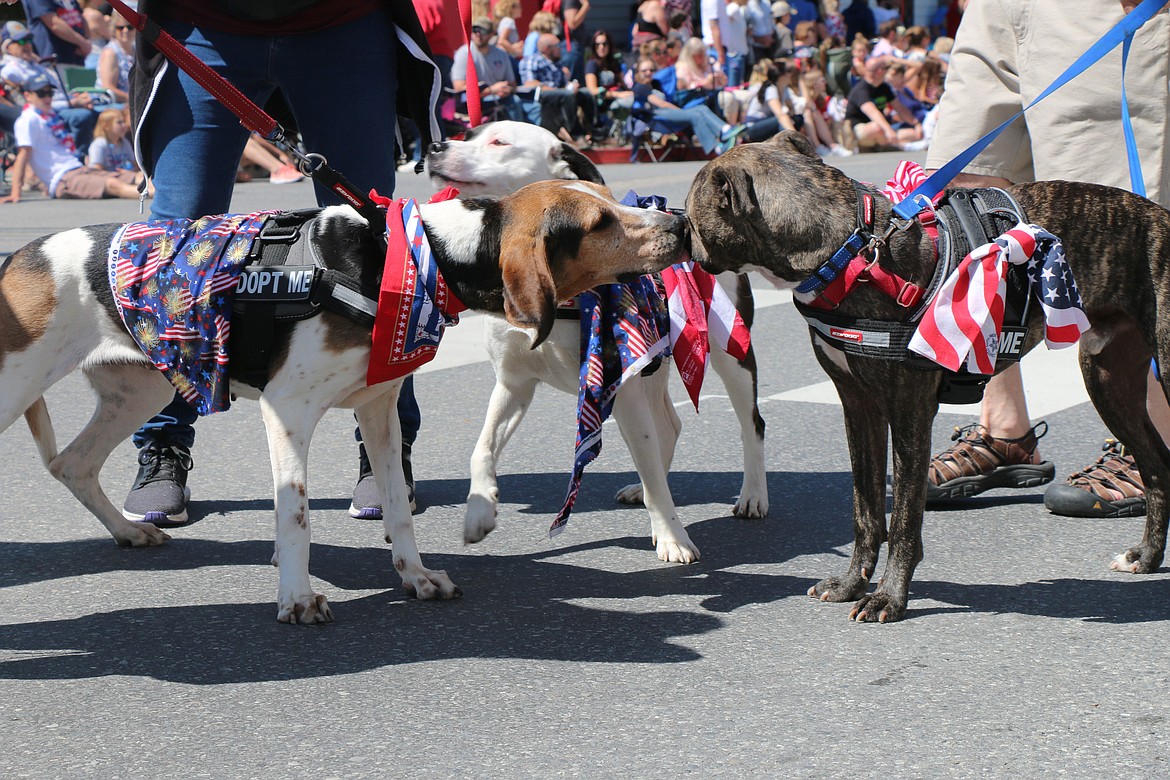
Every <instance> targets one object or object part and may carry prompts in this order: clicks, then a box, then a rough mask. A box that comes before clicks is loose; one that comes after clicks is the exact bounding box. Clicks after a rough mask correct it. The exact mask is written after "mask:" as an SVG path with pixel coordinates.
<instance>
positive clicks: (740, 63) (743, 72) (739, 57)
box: [726, 52, 747, 87]
mask: <svg viewBox="0 0 1170 780" xmlns="http://www.w3.org/2000/svg"><path fill="white" fill-rule="evenodd" d="M726 61H727V64H726V70H727V86H729V87H738V86H739V85H740V84H742V83H743V82H744V81H746V80H747V55H746V54H732V53H731V52H728V53H727V58H726Z"/></svg>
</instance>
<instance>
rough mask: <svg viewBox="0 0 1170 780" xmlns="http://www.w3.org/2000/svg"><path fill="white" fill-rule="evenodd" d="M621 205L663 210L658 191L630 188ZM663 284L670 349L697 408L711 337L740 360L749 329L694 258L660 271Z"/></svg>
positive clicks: (749, 337)
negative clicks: (642, 194) (648, 192)
mask: <svg viewBox="0 0 1170 780" xmlns="http://www.w3.org/2000/svg"><path fill="white" fill-rule="evenodd" d="M622 204H623V205H626V206H640V207H641V208H648V209H655V210H658V211H662V210H664V209H665V208H666V199H665V198H663V197H662V196H660V195H649V196H646V197H639V196H638V195H637V194H636V193H635V192H633V191H632V190H631V191H630V192H629V193H627V194H626V197H624V198H622ZM662 283H663V285H664V286H665V287H666V298H667V301H666V306H667V310H668V311H669V312H670V353H671V354H672V355H673V356H674V360H675V366H676V367H677V368H678V373H679V376H680V377H682V381H683V386H684V387H686V390H687V395H689V396H690V398H691V403H693V404H694V405H695V411H696V412H697V411H699V391H700V390H702V388H703V377H704V375H705V374H706V371H707V362H708V358H709V356H710V354H711V343H710V342H711V340H712V339H714V341H715V345H716V346H718V347H719V348H720V349H722V350H723V351H724V352H726V353H727V354H729V355H731V356H732V357H734V358H735V359H736V360H744V359H745V358H746V357H747V353H748V349H749V348H750V347H751V343H752V335H751V331H749V330H748V328H747V326H746V325H744V324H743V319H742V318H741V317H740V316H739V312H738V311H736V310H735V304H734V303H733V302H732V300H731V299H730V298H728V297H727V293H726V292H724V291H723V287H722V286H720V285H719V283H718V282H717V281H716V280H715V277H714V276H712V275H711V274H709V273H707V272H706V271H704V270H703V269H702V268H700V267H698V266H696V265H695V264H694V263H693V262H690V261H688V262H685V263H676V264H675V265H672V266H671V267H670V268H667V269H666V270H664V271H663V272H662Z"/></svg>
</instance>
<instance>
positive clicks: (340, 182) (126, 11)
mask: <svg viewBox="0 0 1170 780" xmlns="http://www.w3.org/2000/svg"><path fill="white" fill-rule="evenodd" d="M460 2H461V3H464V2H466V3H468V9H469V13H470V0H460ZM110 5H112V6H113V7H114V9H115V10H117V11H118V13H119V14H121V15H122V16H123V17H124V18H125V19H126V21H127V22H129V23H130V25H131V26H132V27H133V28H134V29H136V30H138V32H139V33H140V34H141V35H142V37H143V38H144V39H145V40H146V41H147V42H148V43H150V44H151V45H152V46H154V47H155V48H156V49H158V50H159V51H160V52H162V54H163V56H165V57H166V58H167V59H168V60H170V61H171V62H173V63H174V64H175V65H176V66H177V67H178V68H179V69H180V70H182V71H183V72H184V73H186V74H187V75H188V76H190V77H191V78H192V79H194V80H195V82H196V83H198V84H199V86H201V87H203V88H204V89H206V90H207V92H208V93H209V94H210V95H211V96H212V97H214V98H215V99H216V100H218V101H219V102H220V103H222V104H223V105H224V106H225V107H226V108H227V109H228V110H229V111H231V112H232V113H233V114H235V115H236V117H237V118H239V120H240V124H241V125H243V126H244V127H245V128H246V129H248V130H250V131H253V132H256V133H259V134H260V135H262V136H264V137H265V138H266V139H268V140H269V141H272V142H273V143H276V144H279V145H280V146H281V147H282V148H283V149H285V150H287V151H288V153H289V154H291V155H293V156H294V157H295V158H296V159H297V167H299V168H300V170H301V172H302V173H304V174H305V175H306V176H310V177H312V179H313V180H314V181H316V182H317V183H319V184H320V185H321V186H323V187H326V188H328V189H329V190H331V191H333V192H334V193H335V194H336V195H337V196H338V197H339V198H341V199H342V200H343V201H345V202H346V203H348V204H349V205H351V206H353V207H354V208H355V209H357V211H358V213H360V214H361V215H362V217H363V218H364V219H365V220H366V222H368V223H369V224H370V228H371V229H372V230H373V231H374V234H375V235H378V236H380V235H382V234H383V233H384V232H385V229H386V216H385V213H384V212H383V211H382V210H381V209H379V208H378V207H377V205H376V204H375V203H374V202H373V201H372V200H370V198H369V197H368V196H367V195H366V194H365V193H364V192H362V191H361V190H359V189H358V188H357V187H355V186H354V185H353V184H352V183H351V182H350V181H349V180H348V179H346V178H345V177H344V176H342V175H341V174H340V173H339V172H337V171H335V170H333V169H332V168H330V167H329V165H328V163H327V162H326V160H325V158H324V157H322V156H321V155H319V154H308V155H304V154H301V153H300V151H298V150H297V149H296V148H295V147H294V146H292V144H290V143H289V142H288V140H287V138H286V137H285V132H284V128H283V127H281V126H280V123H279V122H277V121H276V120H275V119H273V118H272V117H271V116H269V115H268V114H266V113H265V112H264V110H263V109H261V108H260V107H259V106H258V105H256V104H255V103H253V102H252V101H251V100H249V99H248V97H247V96H246V95H245V94H244V93H243V92H240V90H238V89H236V87H235V86H234V85H233V84H232V83H231V82H230V81H228V80H227V79H225V78H224V77H223V76H221V75H219V74H218V73H216V72H215V71H214V70H212V69H211V68H209V67H208V66H207V65H206V64H204V63H203V61H202V60H200V59H199V58H198V57H196V56H195V55H194V54H192V53H191V52H189V51H187V49H186V47H184V46H183V44H181V43H179V42H178V41H177V40H175V38H174V36H172V35H171V34H170V33H168V32H166V31H165V30H163V29H162V28H161V27H159V26H158V24H156V23H155V22H154V21H153V20H151V19H150V18H148V17H147V16H146V15H145V14H140V13H138V12H137V11H135V10H134V9H133V8H130V7H129V6H127V5H126V4H125V3H123V2H122V0H110ZM468 59H469V60H470V58H468ZM476 97H477V98H478V94H477V95H476Z"/></svg>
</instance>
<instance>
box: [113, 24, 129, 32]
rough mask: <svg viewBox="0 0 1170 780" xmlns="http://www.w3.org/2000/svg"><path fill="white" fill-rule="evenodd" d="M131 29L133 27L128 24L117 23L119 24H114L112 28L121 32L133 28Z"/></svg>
mask: <svg viewBox="0 0 1170 780" xmlns="http://www.w3.org/2000/svg"><path fill="white" fill-rule="evenodd" d="M133 29H134V28H133V27H131V26H130V25H128V24H119V25H115V26H114V30H115V31H117V32H122V31H123V30H133Z"/></svg>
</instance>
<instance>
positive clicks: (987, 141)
mask: <svg viewBox="0 0 1170 780" xmlns="http://www.w3.org/2000/svg"><path fill="white" fill-rule="evenodd" d="M1168 2H1170V0H1142V3H1141V4H1140V5H1139V6H1138V7H1137V8H1135V9H1133V10H1132V11H1130V12H1129V13H1128V14H1126V15H1125V18H1123V19H1122V20H1121V21H1120V22H1118V23H1117V24H1116V25H1114V26H1113V28H1112V29H1111V30H1109V32H1107V33H1105V35H1103V36H1101V39H1100V40H1099V41H1097V42H1096V43H1094V44H1093V45H1092V46H1090V47H1089V50H1088V51H1086V52H1085V53H1084V54H1082V55H1081V56H1080V57H1078V58H1077V60H1076V62H1074V63H1073V64H1072V65H1070V66H1069V67H1068V69H1067V70H1065V71H1064V73H1062V74H1060V76H1058V77H1057V79H1056V81H1054V82H1052V83H1051V84H1050V85H1049V86H1048V87H1047V88H1046V89H1045V90H1044V91H1043V92H1041V93H1040V96H1039V97H1037V98H1036V99H1035V100H1033V101H1032V102H1031V103H1029V104H1028V105H1026V106H1024V108H1022V109H1020V111H1019V112H1017V113H1016V114H1015V115H1014V116H1012V117H1011V118H1010V119H1008V120H1007V121H1006V122H1004V123H1003V124H1001V125H1000V126H999V127H997V128H995V129H994V130H992V131H991V132H990V133H988V134H987V135H985V136H983V137H982V138H980V139H979V140H978V141H976V142H975V143H973V144H972V145H971V146H970V147H969V148H968V149H967V150H966V151H964V152H963V153H961V154H959V155H958V156H957V157H955V158H954V159H953V160H951V161H950V162H948V163H947V164H946V165H944V166H943V167H941V168H939V169H938V170H937V171H935V172H934V173H933V174H931V175H930V177H929V178H928V179H927V180H926V181H924V182H923V183H922V184H920V185H918V187H917V188H915V190H914V191H913V192H911V193H910V194H909V195H908V196H906V198H905V199H904V200H902V201H901V202H900V203H898V204H897V205H896V206H894V214H896V215H897V216H899V217H901V218H902V219H904V220H907V221H909V220H912V219H914V217H915V216H916V215H917V214H918V213H919V212H921V211H922V210H923V209H925V208H926V207H927V206H928V205H929V204H930V203H931V201H932V200H933V198H934V196H935V195H937V194H938V193H940V192H942V191H943V189H945V188H946V186H947V185H948V184H950V182H951V180H952V179H954V178H955V176H957V175H958V174H959V173H960V172H961V171H962V170H963V169H964V168H966V167H967V165H969V164H970V163H971V161H972V160H974V159H975V157H976V155H978V154H979V153H980V152H982V151H983V150H984V149H986V148H987V147H988V146H989V145H991V142H992V141H994V140H995V139H996V137H997V136H998V135H999V134H1000V133H1002V132H1003V131H1004V129H1006V128H1007V126H1008V125H1010V124H1011V123H1012V122H1014V121H1015V120H1016V119H1018V118H1019V117H1021V116H1023V114H1024V112H1025V111H1027V110H1028V109H1029V108H1031V107H1032V106H1034V105H1036V104H1037V103H1039V102H1040V101H1041V100H1043V99H1044V98H1046V97H1048V96H1049V95H1051V94H1052V93H1053V92H1055V91H1056V90H1058V89H1060V88H1061V87H1063V86H1064V85H1065V84H1067V83H1068V82H1070V81H1072V80H1073V79H1074V78H1076V77H1077V76H1079V75H1080V74H1081V73H1083V72H1084V71H1085V70H1087V69H1088V68H1089V67H1090V66H1091V65H1093V63H1095V62H1097V60H1099V59H1101V58H1102V57H1104V56H1105V55H1106V54H1108V53H1109V52H1111V51H1112V50H1113V49H1115V48H1117V45H1118V44H1119V43H1120V44H1124V45H1123V46H1122V50H1121V114H1122V126H1123V129H1124V132H1125V148H1126V153H1127V155H1128V158H1129V176H1130V183H1131V186H1132V187H1133V191H1134V193H1136V194H1138V195H1141V196H1142V197H1145V195H1146V185H1145V180H1144V179H1143V178H1142V172H1141V160H1140V159H1139V158H1138V151H1137V142H1136V141H1135V140H1134V137H1133V123H1132V121H1131V120H1130V116H1129V103H1128V101H1127V100H1126V97H1125V66H1126V61H1127V60H1128V59H1129V48H1130V44H1131V43H1132V42H1133V35H1134V33H1135V32H1137V30H1138V28H1140V27H1141V26H1142V25H1143V24H1145V23H1146V22H1148V21H1149V20H1150V19H1151V18H1153V16H1154V14H1156V13H1158V11H1160V10H1162V8H1163V7H1164V6H1165V5H1166V4H1167V3H1168Z"/></svg>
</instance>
